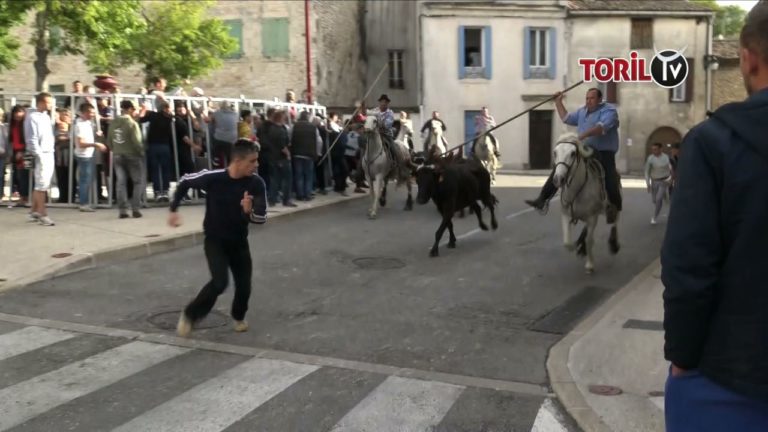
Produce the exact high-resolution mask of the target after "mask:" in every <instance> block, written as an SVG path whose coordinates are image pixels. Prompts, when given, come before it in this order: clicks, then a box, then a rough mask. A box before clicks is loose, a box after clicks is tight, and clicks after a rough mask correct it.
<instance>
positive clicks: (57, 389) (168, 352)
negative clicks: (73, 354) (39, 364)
mask: <svg viewBox="0 0 768 432" xmlns="http://www.w3.org/2000/svg"><path fill="white" fill-rule="evenodd" d="M187 351H188V350H187V349H185V348H179V347H174V346H168V345H158V344H151V343H146V342H131V343H128V344H125V345H122V346H119V347H117V348H113V349H111V350H108V351H105V352H103V353H100V354H97V355H95V356H92V357H89V358H87V359H85V360H82V361H79V362H76V363H72V364H69V365H67V366H64V367H63V368H61V369H57V370H55V371H52V372H49V373H46V374H43V375H39V376H37V377H35V378H32V379H30V380H28V381H23V382H20V383H18V384H16V385H12V386H10V387H6V388H4V389H2V390H0V431H3V430H7V429H10V428H11V427H13V426H16V425H18V424H20V423H23V422H24V421H26V420H29V419H31V418H33V417H34V416H36V415H39V414H42V413H44V412H46V411H48V410H50V409H51V408H54V407H57V406H59V405H61V404H63V403H66V402H68V401H71V400H73V399H75V398H78V397H80V396H83V395H85V394H88V393H90V392H92V391H95V390H97V389H99V388H101V387H104V386H107V385H109V384H112V383H114V382H117V381H119V380H121V379H123V378H126V377H128V376H130V375H133V374H135V373H137V372H140V371H142V370H143V369H146V368H147V367H149V366H152V365H155V364H157V363H160V362H162V361H164V360H168V359H170V358H173V357H175V356H177V355H179V354H182V353H184V352H187Z"/></svg>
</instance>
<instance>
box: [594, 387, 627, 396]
mask: <svg viewBox="0 0 768 432" xmlns="http://www.w3.org/2000/svg"><path fill="white" fill-rule="evenodd" d="M589 392H590V393H594V394H596V395H600V396H618V395H620V394H622V393H623V391H622V390H621V389H620V388H618V387H614V386H609V385H591V386H589Z"/></svg>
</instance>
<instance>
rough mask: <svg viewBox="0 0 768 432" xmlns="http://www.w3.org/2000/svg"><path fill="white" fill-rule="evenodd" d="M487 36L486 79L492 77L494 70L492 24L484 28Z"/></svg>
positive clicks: (484, 34) (484, 33) (484, 35)
mask: <svg viewBox="0 0 768 432" xmlns="http://www.w3.org/2000/svg"><path fill="white" fill-rule="evenodd" d="M483 37H484V38H485V53H484V54H485V79H491V76H492V74H491V72H492V71H493V45H492V44H491V26H486V27H484V28H483Z"/></svg>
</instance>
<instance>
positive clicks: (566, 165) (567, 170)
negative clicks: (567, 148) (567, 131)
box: [552, 141, 581, 181]
mask: <svg viewBox="0 0 768 432" xmlns="http://www.w3.org/2000/svg"><path fill="white" fill-rule="evenodd" d="M558 144H571V145H572V146H574V147H576V157H575V159H574V161H573V162H571V164H570V165H569V164H567V163H565V162H557V163H555V167H554V168H552V173H554V172H555V171H556V170H557V167H558V166H560V165H563V166H564V167H565V169H566V171H565V178H566V179H568V174H570V173H571V168H573V166H574V165H578V163H579V159H581V157H580V156H581V155H580V154H579V144H578V143H575V142H573V141H561V142H559V143H558ZM571 181H573V179H571Z"/></svg>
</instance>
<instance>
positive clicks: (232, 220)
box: [168, 139, 267, 337]
mask: <svg viewBox="0 0 768 432" xmlns="http://www.w3.org/2000/svg"><path fill="white" fill-rule="evenodd" d="M258 161H259V146H258V144H256V143H254V142H253V141H250V140H246V139H240V140H238V141H237V142H236V143H235V145H234V146H233V147H232V159H231V161H230V162H229V165H228V166H227V168H226V169H219V170H213V171H207V170H203V171H201V172H199V173H195V174H188V175H185V176H184V177H182V179H181V181H180V182H179V185H178V187H177V188H176V193H175V194H174V196H173V201H172V202H171V208H170V210H171V213H170V214H169V215H168V224H169V225H170V226H172V227H177V226H179V225H181V219H180V216H179V214H178V213H177V210H178V208H179V204H180V203H181V199H182V198H183V197H184V196H186V194H187V191H188V190H189V189H190V188H196V189H202V190H203V191H205V192H206V201H205V219H204V220H203V231H204V233H205V242H204V245H205V246H204V248H205V257H206V259H207V261H208V268H209V270H210V272H211V280H210V282H208V283H207V284H206V285H205V286H204V287H203V289H202V290H201V291H200V293H199V294H198V295H197V297H196V298H195V299H194V300H192V302H191V303H189V305H187V307H186V308H185V309H184V311H183V312H182V313H181V317H180V318H179V324H178V326H177V332H178V334H179V336H182V337H186V336H188V335H189V333H190V332H191V331H192V326H193V324H194V323H195V322H197V321H200V320H201V319H203V318H204V317H205V316H206V315H208V313H209V312H210V311H211V309H212V308H213V306H214V304H215V303H216V298H217V297H218V296H219V295H220V294H221V293H223V292H224V290H225V289H226V288H227V283H228V278H229V270H230V269H231V270H232V277H233V279H234V281H235V297H234V301H233V302H232V318H233V319H234V321H235V331H237V332H244V331H246V330H248V324H247V323H246V322H245V312H246V311H247V310H248V298H249V297H250V295H251V271H252V267H253V263H252V261H251V251H250V249H249V247H248V225H249V223H255V224H263V223H265V222H266V221H267V192H266V187H265V186H264V180H262V179H261V177H259V176H258V174H256V169H257V168H258V166H259V162H258Z"/></svg>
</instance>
